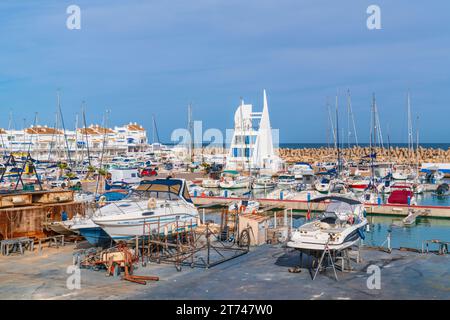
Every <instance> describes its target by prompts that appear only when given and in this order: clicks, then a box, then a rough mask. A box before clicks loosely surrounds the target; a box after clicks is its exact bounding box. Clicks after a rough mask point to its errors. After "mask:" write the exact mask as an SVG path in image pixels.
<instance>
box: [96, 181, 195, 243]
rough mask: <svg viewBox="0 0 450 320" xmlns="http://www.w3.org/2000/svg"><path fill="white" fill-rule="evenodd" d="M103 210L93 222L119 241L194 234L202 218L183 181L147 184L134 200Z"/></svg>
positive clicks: (145, 182) (134, 195) (112, 205)
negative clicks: (187, 232)
mask: <svg viewBox="0 0 450 320" xmlns="http://www.w3.org/2000/svg"><path fill="white" fill-rule="evenodd" d="M102 210H103V211H106V213H105V215H104V216H101V217H96V218H93V222H94V223H95V224H97V225H99V226H100V227H101V228H102V229H103V230H104V231H105V232H106V233H107V234H108V235H109V236H110V237H111V238H112V239H113V240H115V241H119V240H127V239H132V238H135V237H142V236H150V235H154V234H164V235H169V234H173V233H177V232H180V231H184V230H190V229H191V228H192V229H193V228H196V226H197V223H198V218H199V215H198V211H197V208H196V207H195V206H194V204H193V203H192V200H191V199H190V197H189V191H188V189H187V186H186V183H185V181H184V180H182V179H156V180H152V181H143V182H142V183H141V184H140V185H139V187H138V188H137V189H136V191H135V193H134V194H132V196H131V197H130V198H127V199H125V200H122V201H118V202H115V203H112V204H110V205H107V206H105V207H104V208H102Z"/></svg>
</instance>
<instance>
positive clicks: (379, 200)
mask: <svg viewBox="0 0 450 320" xmlns="http://www.w3.org/2000/svg"><path fill="white" fill-rule="evenodd" d="M377 204H378V205H379V206H381V197H380V196H378V197H377Z"/></svg>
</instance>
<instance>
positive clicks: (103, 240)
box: [79, 227, 112, 247]
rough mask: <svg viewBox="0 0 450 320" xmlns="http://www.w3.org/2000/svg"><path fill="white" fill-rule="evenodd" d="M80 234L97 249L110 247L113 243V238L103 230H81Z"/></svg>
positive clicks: (98, 228)
mask: <svg viewBox="0 0 450 320" xmlns="http://www.w3.org/2000/svg"><path fill="white" fill-rule="evenodd" d="M79 231H80V234H81V235H82V236H83V237H84V238H85V239H86V240H87V242H89V243H90V244H91V245H93V246H95V247H109V246H110V245H111V243H112V239H111V237H110V236H109V235H108V234H107V233H106V232H105V231H103V229H102V228H100V227H97V228H83V229H79Z"/></svg>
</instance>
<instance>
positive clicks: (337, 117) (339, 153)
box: [336, 95, 341, 175]
mask: <svg viewBox="0 0 450 320" xmlns="http://www.w3.org/2000/svg"><path fill="white" fill-rule="evenodd" d="M336 147H337V161H338V163H337V169H338V175H339V174H340V173H341V150H340V148H339V112H338V95H336Z"/></svg>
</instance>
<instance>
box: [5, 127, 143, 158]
mask: <svg viewBox="0 0 450 320" xmlns="http://www.w3.org/2000/svg"><path fill="white" fill-rule="evenodd" d="M0 138H1V139H0V150H1V152H2V153H27V152H28V151H29V152H30V153H31V155H32V156H33V157H34V158H36V159H39V160H56V159H61V158H64V159H67V158H68V157H69V156H70V157H71V158H72V159H76V158H81V159H82V158H84V157H85V156H86V155H87V152H88V148H89V153H90V155H91V156H92V157H99V156H100V155H101V154H102V153H103V154H106V155H120V154H126V153H133V152H144V151H145V150H146V148H147V132H146V130H145V129H144V128H143V127H142V126H140V125H138V124H137V123H129V124H127V125H124V126H120V127H114V129H110V128H102V127H100V126H98V125H91V126H89V127H87V128H79V129H77V130H66V131H65V132H64V131H63V130H61V129H55V128H50V127H47V126H35V127H30V128H26V129H25V130H5V129H0Z"/></svg>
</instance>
